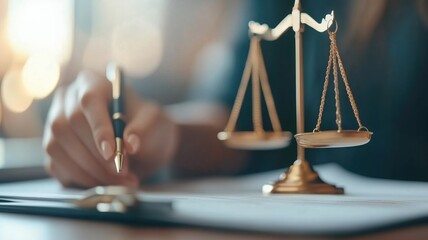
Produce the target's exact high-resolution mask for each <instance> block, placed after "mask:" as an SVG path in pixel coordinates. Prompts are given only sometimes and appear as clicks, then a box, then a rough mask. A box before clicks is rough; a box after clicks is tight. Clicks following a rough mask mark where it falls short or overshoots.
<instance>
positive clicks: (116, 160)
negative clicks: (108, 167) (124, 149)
mask: <svg viewBox="0 0 428 240" xmlns="http://www.w3.org/2000/svg"><path fill="white" fill-rule="evenodd" d="M122 163H123V154H121V153H116V156H115V157H114V164H115V166H116V172H117V173H120V172H122Z"/></svg>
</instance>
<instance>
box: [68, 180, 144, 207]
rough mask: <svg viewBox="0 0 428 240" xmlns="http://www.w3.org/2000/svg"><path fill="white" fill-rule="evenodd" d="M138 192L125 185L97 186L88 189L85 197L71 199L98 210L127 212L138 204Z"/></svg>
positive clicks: (79, 204) (76, 203) (74, 202)
mask: <svg viewBox="0 0 428 240" xmlns="http://www.w3.org/2000/svg"><path fill="white" fill-rule="evenodd" d="M136 193H137V191H136V190H135V189H131V188H128V187H124V186H97V187H94V188H91V189H89V190H87V191H86V192H85V193H84V197H83V198H80V199H73V200H71V203H72V204H74V205H76V206H77V207H80V208H88V209H95V210H97V211H98V212H116V213H125V212H127V211H128V210H129V209H130V208H133V207H136V206H138V202H139V201H138V197H137V194H136Z"/></svg>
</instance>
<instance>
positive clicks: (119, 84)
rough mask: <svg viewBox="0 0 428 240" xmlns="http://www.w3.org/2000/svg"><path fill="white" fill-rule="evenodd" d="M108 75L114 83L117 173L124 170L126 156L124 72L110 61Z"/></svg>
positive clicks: (113, 104)
mask: <svg viewBox="0 0 428 240" xmlns="http://www.w3.org/2000/svg"><path fill="white" fill-rule="evenodd" d="M106 76H107V79H108V80H110V82H111V84H112V94H113V100H112V123H113V130H114V139H115V144H116V146H115V156H114V164H115V166H116V171H117V173H119V172H121V171H122V164H123V158H124V154H125V153H124V146H123V130H124V129H125V121H124V119H123V113H124V110H125V107H124V95H123V94H124V87H123V72H122V70H121V69H120V68H119V67H118V66H117V65H116V64H114V63H110V64H108V65H107V67H106Z"/></svg>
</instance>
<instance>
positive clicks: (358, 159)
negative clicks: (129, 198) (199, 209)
mask: <svg viewBox="0 0 428 240" xmlns="http://www.w3.org/2000/svg"><path fill="white" fill-rule="evenodd" d="M209 2H210V1H202V2H198V4H196V3H195V1H188V2H187V3H189V4H188V5H185V6H193V7H195V6H199V7H201V9H204V8H203V7H202V5H204V4H208V3H209ZM232 3H233V4H232ZM169 4H171V5H168V9H170V10H171V9H173V10H174V11H172V10H171V11H172V12H173V13H174V14H175V15H174V14H172V13H171V12H168V11H167V12H168V13H171V14H166V16H169V17H170V18H168V17H166V18H165V22H164V25H165V26H168V27H170V28H169V30H171V32H169V31H166V32H167V33H169V34H171V35H168V36H169V38H168V39H167V40H168V41H166V42H165V53H164V54H165V55H164V58H162V61H161V63H160V67H159V68H158V69H157V71H155V72H154V73H152V74H150V75H148V76H146V77H144V80H143V81H135V82H132V83H130V87H129V88H128V90H127V96H128V98H127V99H126V100H127V106H126V108H127V124H128V125H127V128H126V130H125V143H126V149H127V151H128V153H129V156H128V160H129V161H128V162H127V164H128V166H127V171H126V173H125V174H121V175H117V174H116V173H115V172H114V166H113V162H112V161H111V160H112V154H113V152H112V149H111V147H112V146H113V134H112V127H111V122H110V116H109V114H108V105H109V101H110V93H111V89H110V86H109V83H108V82H107V80H105V79H103V77H102V76H101V75H100V74H95V73H93V72H88V71H85V72H83V73H81V74H80V75H79V77H78V78H77V79H76V80H75V81H73V82H72V83H70V84H69V85H66V86H63V87H62V88H61V89H59V90H58V91H57V93H56V95H55V97H54V100H53V103H52V107H51V110H50V113H49V117H48V121H47V124H46V128H45V137H44V143H45V147H46V150H47V152H48V155H49V161H48V165H47V166H48V170H49V172H50V173H51V174H52V175H53V176H54V177H56V178H58V179H59V181H60V182H61V183H63V184H64V185H66V186H80V187H91V186H95V185H107V184H125V185H131V186H136V185H138V183H139V181H142V180H145V179H147V177H149V176H152V175H153V174H155V173H157V172H158V173H159V172H162V171H164V170H165V169H166V170H167V171H169V174H170V175H173V176H201V175H209V174H236V173H242V172H245V173H249V172H255V171H263V170H269V169H275V168H284V167H287V166H289V165H290V164H291V163H292V162H293V161H294V160H295V156H296V154H295V150H296V146H295V144H296V143H295V142H292V144H291V146H290V147H288V148H286V149H281V150H272V151H249V152H243V151H236V150H231V149H228V148H226V147H224V146H223V144H222V143H221V142H219V141H218V140H216V133H217V132H218V131H220V130H221V129H222V128H223V127H224V124H225V121H226V119H227V117H228V111H229V110H228V109H230V106H231V105H232V103H233V99H234V97H235V95H236V91H237V87H238V84H239V80H240V77H241V74H242V69H243V66H244V63H245V58H246V54H247V53H248V28H247V25H246V22H248V21H249V20H255V21H258V22H260V23H268V24H269V26H270V27H274V26H276V24H278V23H279V22H280V21H281V20H282V19H283V18H284V17H285V16H286V15H287V14H289V13H290V11H291V9H292V5H293V1H275V0H268V1H252V2H251V4H250V3H246V4H243V3H242V2H240V1H237V2H235V1H232V2H229V1H221V2H217V1H216V3H213V1H212V2H211V4H213V5H209V4H208V5H209V6H210V8H209V9H213V8H212V7H213V6H223V7H224V8H216V9H217V12H215V11H214V12H210V11H209V14H208V12H205V13H206V14H198V15H197V16H195V15H194V14H195V13H196V12H198V11H197V10H196V9H195V8H189V9H187V8H185V7H182V8H180V7H179V6H177V5H175V4H178V3H173V2H172V1H171V2H170V3H169ZM181 4H182V3H181V2H180V4H178V5H180V6H183V5H181ZM230 4H232V5H230ZM235 4H236V5H235ZM230 6H234V7H233V8H232V7H230ZM244 6H246V7H244ZM302 6H303V11H304V12H308V13H309V14H310V15H311V16H312V17H313V18H314V19H316V20H317V21H319V20H320V19H321V18H323V17H324V16H325V14H327V13H329V12H330V11H331V10H332V9H333V10H335V17H336V18H337V21H338V23H339V32H338V37H337V38H338V45H339V50H340V52H341V56H342V58H343V61H344V64H345V69H346V70H347V75H348V78H349V81H350V85H351V88H352V90H353V92H354V97H355V98H356V102H357V104H358V107H359V110H360V115H361V118H362V121H363V122H364V124H365V125H366V126H367V127H368V128H369V129H370V130H372V131H374V136H373V139H372V141H371V142H370V143H369V144H367V145H365V146H363V147H358V148H347V149H315V150H308V154H307V157H308V160H309V161H310V162H312V163H322V162H331V161H335V162H338V163H339V164H341V165H342V166H344V167H345V168H347V169H349V170H352V171H354V172H357V173H360V174H363V175H367V176H373V177H383V178H398V179H412V180H428V178H427V175H426V173H425V169H427V167H428V161H426V154H424V151H426V149H427V148H426V146H427V138H426V132H427V131H425V130H424V129H425V128H426V124H425V123H426V120H427V117H428V114H427V113H426V109H427V106H426V104H427V103H428V101H425V100H424V99H425V98H426V96H427V95H426V94H424V90H425V89H426V87H425V86H426V81H425V80H426V79H427V77H428V76H427V75H428V74H427V69H426V68H425V67H424V65H426V63H427V61H428V59H427V58H428V56H427V55H428V54H427V53H428V51H427V49H426V48H427V45H426V44H425V43H426V42H427V40H428V37H427V36H428V34H427V10H426V4H425V2H424V1H418V0H414V1H399V0H396V1H376V3H373V2H371V1H361V0H359V1H350V2H337V1H323V2H309V1H303V2H302ZM183 8H184V9H183ZM226 9H227V11H226ZM178 10H180V11H178ZM185 10H187V11H185ZM189 12H191V13H193V14H189ZM220 12H221V13H223V14H224V13H228V14H226V15H227V16H229V17H230V18H228V17H225V15H216V13H220ZM236 13H240V15H239V14H238V16H235V14H236ZM180 14H181V15H180ZM177 15H178V16H181V17H178V16H177ZM219 16H221V17H220V19H219ZM231 16H234V17H231ZM197 17H199V18H197ZM201 17H202V18H201ZM216 17H217V18H216ZM193 18H194V19H196V20H192V19H193ZM204 18H206V19H207V21H208V19H209V18H215V19H216V21H211V22H215V23H218V25H215V26H216V27H214V26H211V27H212V28H204V27H201V26H205V27H206V25H204V24H205V23H206V21H203V20H202V19H204ZM183 19H185V20H183ZM237 19H240V20H237ZM179 20H183V21H179ZM208 22H209V21H208ZM230 23H235V24H236V26H231V25H230ZM170 24H172V25H170ZM166 29H168V28H166ZM195 29H198V30H208V31H207V32H204V33H205V34H208V35H209V33H221V34H213V35H210V36H211V37H212V38H213V39H214V41H210V40H208V41H207V42H209V43H210V44H207V45H204V44H202V42H204V41H201V42H199V44H198V43H195V42H191V43H189V42H187V41H189V40H194V39H193V36H194V35H195V32H198V31H196V30H195ZM220 29H221V30H220ZM167 33H165V34H166V35H167ZM201 35H202V34H199V35H198V34H196V36H199V37H200V38H203V37H202V36H201ZM326 35H327V34H324V35H323V34H320V33H317V32H315V31H313V30H310V29H308V28H307V29H306V31H305V33H304V34H303V46H304V47H303V48H304V56H305V57H304V66H305V68H304V71H305V73H304V75H305V93H306V108H305V110H306V121H305V122H306V126H305V129H306V130H307V131H308V130H312V129H313V127H314V125H315V121H316V116H317V114H318V107H319V99H320V96H321V90H322V84H323V80H324V74H325V67H326V65H327V60H328V46H329V42H328V37H327V36H326ZM207 39H211V38H207ZM205 40H206V39H205ZM169 41H171V45H168V44H167V42H169ZM186 42H187V44H186ZM212 43H215V44H212ZM181 44H183V45H181ZM167 45H168V46H167ZM201 46H204V47H201ZM198 47H199V51H191V50H192V49H194V48H196V49H197V48H198ZM201 49H204V50H203V51H201ZM262 49H263V53H264V58H265V61H266V65H267V71H268V74H269V78H270V83H271V88H272V91H273V95H274V98H275V101H276V105H277V110H278V114H279V116H280V119H281V122H282V123H284V124H283V125H284V126H283V128H284V129H286V130H290V131H292V132H295V115H294V106H295V99H294V98H295V92H294V66H295V65H294V34H293V33H290V32H288V33H285V34H284V36H282V37H281V38H280V39H279V40H278V41H275V42H268V43H265V42H263V43H262ZM175 50H176V51H178V53H180V54H177V55H175V54H174V53H177V52H175ZM195 52H196V53H199V57H195V58H193V60H190V61H189V58H190V59H192V56H195V55H194V54H190V53H195ZM219 52H220V53H221V54H218V53H219ZM141 54H144V53H141ZM168 54H172V55H169V56H170V57H168V58H165V57H166V56H168ZM89 55H91V54H89ZM92 55H93V54H92ZM196 55H198V54H196ZM226 56H228V57H226ZM182 57H183V58H182ZM199 60H200V61H199ZM105 63H106V60H105V62H101V63H99V66H105ZM166 63H168V64H169V66H170V67H168V64H166ZM141 64H142V65H144V63H141ZM171 66H173V67H172V68H171ZM194 66H198V68H197V70H195V69H194V68H192V67H194ZM83 67H84V66H83ZM174 67H176V68H174ZM77 68H78V67H77ZM180 69H181V70H180ZM186 69H187V71H186ZM92 70H93V71H94V70H95V72H102V69H101V68H98V69H96V68H95V69H94V68H93V69H92ZM189 70H190V71H189ZM125 71H126V66H125ZM186 72H187V73H190V72H191V73H190V74H183V73H186ZM176 73H179V74H177V76H175V75H174V74H176ZM189 79H191V80H192V81H186V80H189ZM183 81H184V82H186V84H184V85H182V84H179V83H183ZM227 81H229V82H227ZM145 86H146V88H145ZM147 86H150V88H149V87H147ZM171 86H172V87H171ZM177 86H181V87H177ZM183 86H186V87H184V88H183ZM131 88H132V90H131ZM177 89H179V90H180V91H176V90H177ZM133 90H134V91H133ZM342 92H343V91H342ZM183 93H184V94H183ZM170 94H172V96H174V97H172V98H171V95H170ZM180 94H183V95H180ZM168 95H169V96H170V98H169V99H168ZM140 96H144V97H140ZM328 96H329V95H327V97H328ZM342 97H343V98H342V99H341V102H342V104H343V105H345V104H347V99H346V95H345V94H342ZM165 99H167V100H165ZM187 100H193V101H191V102H186V101H187ZM202 100H203V101H202ZM247 100H248V99H247ZM247 100H246V103H244V106H243V109H242V113H241V116H243V117H241V118H240V119H239V121H238V126H239V129H241V130H247V129H251V128H252V126H251V121H250V120H249V118H248V117H249V116H251V114H250V111H251V105H250V104H248V103H249V102H248V101H247ZM195 101H197V102H198V103H195ZM201 101H202V102H204V104H201ZM174 102H185V103H182V104H174V105H169V104H171V103H174ZM328 106H329V107H328ZM333 108H334V104H333V102H332V101H330V102H329V101H327V103H326V110H325V114H324V115H325V117H324V120H323V123H325V125H324V124H323V126H322V129H334V128H335V125H334V116H333V115H334V114H333V113H334V110H333ZM342 110H343V112H342V115H343V122H344V128H351V129H352V126H353V125H352V123H353V121H354V120H353V119H352V117H353V115H352V112H351V111H350V110H349V109H346V108H345V107H343V108H342ZM328 113H332V114H330V116H329V114H328ZM267 125H269V124H267ZM267 127H268V128H269V126H267Z"/></svg>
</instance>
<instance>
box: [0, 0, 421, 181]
mask: <svg viewBox="0 0 428 240" xmlns="http://www.w3.org/2000/svg"><path fill="white" fill-rule="evenodd" d="M293 3H294V1H292V0H290V1H285V0H265V1H257V0H253V1H249V0H180V1H173V0H156V1H154V0H126V1H125V0H124V1H102V0H91V1H86V0H37V1H30V0H4V1H0V137H1V138H0V168H7V167H8V166H12V167H13V166H19V167H22V166H26V165H30V166H33V165H37V166H39V167H40V166H41V165H42V163H43V151H42V147H41V136H42V134H43V124H44V121H45V117H46V114H47V111H48V109H49V105H50V100H51V98H52V94H53V92H54V91H55V89H56V88H58V87H59V86H61V85H65V84H68V83H70V82H71V81H73V80H74V79H75V77H76V75H77V73H78V72H79V70H80V69H90V70H92V71H95V72H97V73H99V74H103V73H104V68H105V65H106V63H107V62H109V61H112V60H113V61H115V62H117V63H118V64H120V65H121V66H123V68H124V70H125V73H126V80H127V82H128V83H129V84H131V85H132V86H133V87H134V89H135V90H136V91H138V92H139V93H140V94H141V95H142V96H144V97H145V98H149V99H152V100H155V101H158V102H160V103H162V104H166V105H167V104H174V103H180V102H185V101H189V100H195V99H198V100H203V101H222V102H224V103H226V104H227V105H228V106H230V105H231V104H232V103H233V99H234V97H235V94H236V90H237V86H238V84H239V81H240V78H241V74H242V69H243V67H244V63H245V58H246V55H247V53H248V27H247V23H248V21H249V20H255V21H259V22H262V23H267V24H269V26H271V27H273V26H276V24H278V23H279V22H280V21H281V20H282V19H283V18H284V17H285V16H286V14H288V13H289V12H290V11H291V8H292V5H293ZM302 5H303V9H304V11H307V12H308V13H309V14H310V15H311V16H312V17H313V18H314V19H316V20H317V21H319V20H320V19H321V18H323V17H324V16H325V14H327V13H330V12H331V10H335V17H336V18H337V20H338V22H339V32H338V44H339V49H340V51H341V55H342V58H343V61H344V64H345V68H346V70H347V74H348V78H349V81H350V84H351V88H352V90H353V92H354V97H355V98H356V102H357V104H358V107H359V109H360V116H361V118H362V121H363V123H364V124H365V125H366V126H367V127H368V128H369V129H370V130H373V131H374V136H373V140H372V141H371V142H370V143H369V144H367V145H365V146H363V147H361V148H350V149H333V150H331V149H328V150H324V149H323V150H313V151H312V150H310V151H308V156H309V160H310V161H311V162H312V163H314V164H317V163H324V162H331V161H335V162H338V163H339V164H341V165H342V166H344V167H345V168H347V169H349V170H352V171H354V172H357V173H359V174H363V175H368V176H374V177H384V178H399V179H412V180H428V175H427V174H426V169H428V157H427V156H428V137H427V136H428V135H427V133H428V124H427V123H428V111H427V109H428V94H426V89H427V88H428V81H427V79H428V71H427V68H426V65H427V62H428V44H427V43H428V30H427V29H428V4H427V1H425V0H411V1H410V0H391V1H387V0H377V1H370V0H352V1H351V0H350V1H337V0H336V1H335V0H324V1H309V0H308V1H305V0H303V1H302ZM303 41H304V54H305V57H304V64H305V69H304V71H305V91H306V109H305V110H306V119H307V121H306V129H307V130H311V129H313V127H314V126H315V121H316V117H317V114H318V109H319V101H320V96H321V90H322V84H323V79H324V75H325V68H326V64H327V59H328V47H329V40H328V37H327V34H319V33H317V32H315V31H313V30H307V31H305V34H304V37H303ZM262 49H263V53H264V57H265V61H266V65H267V71H268V74H269V77H270V81H271V87H272V91H273V94H274V98H275V100H276V103H277V108H278V109H277V110H278V113H279V115H280V120H281V122H282V123H283V128H284V129H286V130H289V131H291V132H293V133H295V115H294V110H295V99H294V97H295V92H294V91H295V86H294V36H293V34H291V33H287V34H285V35H284V36H283V37H282V38H281V39H279V40H278V41H276V42H269V43H266V42H263V43H262ZM342 93H344V91H342ZM329 94H331V92H330V93H329ZM328 96H330V97H331V96H332V95H328ZM341 97H343V99H342V103H343V105H345V104H347V103H348V102H347V101H348V100H347V99H346V97H347V96H346V94H342V95H341ZM250 110H251V105H248V104H247V105H245V106H244V107H243V115H245V116H246V117H243V118H241V119H240V122H238V124H239V125H240V126H241V127H242V128H246V127H251V126H249V124H251V121H249V116H251V113H250V112H249V111H250ZM342 110H343V112H342V115H343V122H344V127H347V128H351V129H352V128H353V127H355V125H354V124H355V123H354V122H355V121H354V116H353V114H352V110H351V109H350V108H349V106H346V107H343V108H342ZM324 116H325V117H324V120H323V124H324V123H325V125H323V126H322V127H323V129H334V128H335V125H334V104H333V100H332V98H329V99H328V100H327V103H326V110H325V114H324ZM266 122H267V121H266ZM268 127H269V126H268ZM295 150H296V147H295V143H294V142H293V143H292V145H291V146H290V147H289V148H286V149H282V150H280V151H270V152H262V153H260V152H254V153H253V154H252V156H253V157H252V158H253V159H254V160H252V162H254V163H255V164H254V166H253V167H252V168H253V170H254V169H255V170H268V169H272V168H280V167H281V168H282V167H287V166H289V165H290V164H291V163H292V162H293V161H294V160H295ZM8 154H12V155H8ZM29 156H31V157H29ZM267 162H269V163H267ZM0 176H6V175H4V174H2V175H0Z"/></svg>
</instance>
